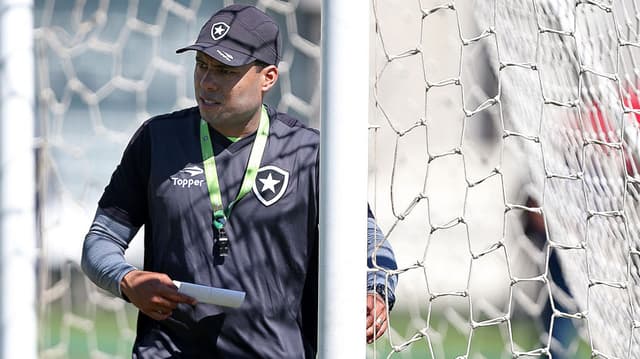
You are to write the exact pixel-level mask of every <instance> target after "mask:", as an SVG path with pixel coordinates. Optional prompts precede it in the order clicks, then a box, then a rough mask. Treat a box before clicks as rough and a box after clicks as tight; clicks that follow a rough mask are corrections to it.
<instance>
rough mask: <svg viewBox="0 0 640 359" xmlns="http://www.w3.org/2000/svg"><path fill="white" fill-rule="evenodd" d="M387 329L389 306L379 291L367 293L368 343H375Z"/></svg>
mask: <svg viewBox="0 0 640 359" xmlns="http://www.w3.org/2000/svg"><path fill="white" fill-rule="evenodd" d="M385 330H387V306H386V304H385V302H384V299H382V297H381V296H380V294H378V293H367V343H373V341H374V340H376V339H378V338H380V336H381V335H382V334H384V332H385Z"/></svg>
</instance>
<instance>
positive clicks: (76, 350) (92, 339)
mask: <svg viewBox="0 0 640 359" xmlns="http://www.w3.org/2000/svg"><path fill="white" fill-rule="evenodd" d="M62 307H63V306H62V304H61V303H59V302H56V303H53V304H52V305H50V306H49V307H48V308H47V310H46V311H45V312H44V313H43V314H42V315H41V317H40V343H39V347H40V350H41V351H43V350H45V351H46V350H52V349H53V348H57V349H59V350H60V353H61V354H60V355H59V356H56V357H61V358H69V359H76V358H77V359H80V358H82V359H85V358H89V357H91V353H92V351H94V350H96V349H97V350H99V351H101V352H103V353H105V354H108V355H110V356H115V357H120V358H130V357H131V346H132V343H133V339H134V337H133V335H134V330H135V318H136V311H135V308H134V307H133V306H132V305H130V304H128V305H126V306H125V308H126V309H125V311H126V318H125V316H122V315H121V319H122V318H125V322H124V323H123V322H122V320H121V321H120V322H119V321H118V320H117V317H116V315H114V312H111V311H105V310H96V311H95V313H92V312H90V311H86V310H85V311H84V312H78V311H77V309H75V308H77V307H74V311H76V313H75V314H76V315H75V316H74V315H69V314H67V315H66V316H64V317H63V315H62ZM78 318H81V319H78ZM82 318H84V319H82ZM86 318H93V319H91V320H88V319H86ZM391 323H392V325H393V328H394V331H395V332H396V333H398V334H397V335H396V334H394V335H392V340H393V341H394V342H393V344H394V345H396V346H397V345H400V344H402V343H404V342H406V341H408V340H409V338H411V337H412V336H413V335H414V334H417V333H418V329H417V328H414V327H412V324H411V323H412V321H411V320H410V318H409V317H408V315H407V314H406V313H402V312H395V313H392V317H391ZM512 325H513V340H514V342H516V343H517V345H518V346H519V347H520V349H521V350H532V349H535V348H538V347H539V346H540V345H539V343H538V339H537V333H536V331H535V330H534V329H533V328H532V327H531V323H530V321H514V322H513V323H512ZM432 328H434V329H431V330H428V331H427V333H428V338H429V340H427V337H423V338H421V339H419V340H417V341H416V342H414V343H412V344H410V345H409V346H408V347H407V349H406V350H403V351H400V352H396V353H394V352H393V350H392V347H391V345H390V343H389V340H388V338H389V336H388V335H386V334H385V335H384V336H383V337H382V338H380V339H379V340H378V341H376V342H375V344H371V345H369V346H368V355H367V357H368V358H374V357H375V358H386V357H387V356H390V357H391V358H411V359H412V358H456V357H458V356H462V355H464V354H466V352H467V346H468V342H469V333H470V331H469V330H468V329H467V330H462V331H459V330H457V329H456V328H455V327H454V326H452V325H451V323H449V322H447V321H446V320H444V319H443V318H434V319H432ZM508 333H509V331H508V327H507V325H506V323H502V324H499V325H493V326H489V327H482V328H477V329H476V330H474V331H473V337H472V338H471V345H470V351H469V358H470V359H471V358H491V359H494V358H495V359H497V358H511V357H512V356H511V352H510V345H509V344H510V340H509V336H508ZM363 341H364V339H363ZM429 341H430V342H431V346H429ZM432 350H433V354H434V356H433V357H432V356H431V352H432ZM590 357H591V355H590V350H589V348H588V346H587V345H586V344H585V343H584V342H580V343H579V349H578V351H577V353H576V355H575V358H590Z"/></svg>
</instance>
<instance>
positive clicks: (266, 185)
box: [258, 173, 280, 193]
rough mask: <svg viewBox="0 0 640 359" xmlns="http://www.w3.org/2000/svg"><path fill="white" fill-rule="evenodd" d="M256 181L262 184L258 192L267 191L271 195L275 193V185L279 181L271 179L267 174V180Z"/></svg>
mask: <svg viewBox="0 0 640 359" xmlns="http://www.w3.org/2000/svg"><path fill="white" fill-rule="evenodd" d="M258 180H259V181H260V182H262V189H261V190H260V192H264V191H266V190H269V191H271V192H273V193H276V185H277V184H278V183H280V180H276V179H273V176H272V175H271V173H269V176H267V178H258Z"/></svg>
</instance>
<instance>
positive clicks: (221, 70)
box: [218, 68, 233, 75]
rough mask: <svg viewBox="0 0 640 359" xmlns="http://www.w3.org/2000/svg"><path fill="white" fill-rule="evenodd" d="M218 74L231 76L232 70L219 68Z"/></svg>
mask: <svg viewBox="0 0 640 359" xmlns="http://www.w3.org/2000/svg"><path fill="white" fill-rule="evenodd" d="M218 73H219V74H222V75H231V74H232V73H233V70H231V69H228V68H219V69H218Z"/></svg>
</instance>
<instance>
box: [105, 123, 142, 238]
mask: <svg viewBox="0 0 640 359" xmlns="http://www.w3.org/2000/svg"><path fill="white" fill-rule="evenodd" d="M149 138H150V135H149V122H147V123H145V124H144V125H142V126H141V127H140V129H138V131H137V132H136V133H135V134H134V135H133V137H132V138H131V141H130V142H129V144H128V145H127V148H126V149H125V150H124V154H123V155H122V160H121V161H120V164H118V166H117V167H116V169H115V171H114V172H113V174H112V175H111V180H110V181H109V184H108V185H107V187H106V188H105V190H104V193H103V194H102V198H100V201H99V202H98V206H99V207H100V208H102V209H103V210H104V211H105V212H106V213H107V214H108V215H109V216H110V217H112V218H113V219H115V220H117V221H119V222H121V223H123V224H125V225H132V226H134V227H140V226H142V225H143V224H144V223H145V222H146V220H147V213H148V211H147V187H148V182H149V168H150V151H151V150H150V148H151V141H150V139H149Z"/></svg>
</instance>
